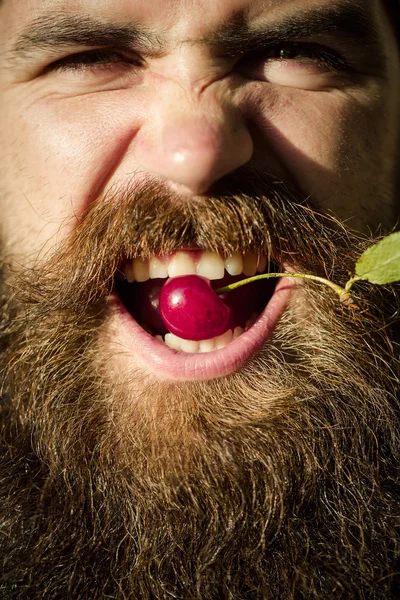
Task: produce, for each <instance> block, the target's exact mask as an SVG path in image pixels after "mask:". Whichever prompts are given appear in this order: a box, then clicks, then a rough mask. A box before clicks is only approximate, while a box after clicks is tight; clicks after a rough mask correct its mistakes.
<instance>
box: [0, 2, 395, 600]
mask: <svg viewBox="0 0 400 600" xmlns="http://www.w3.org/2000/svg"><path fill="white" fill-rule="evenodd" d="M339 15H342V16H343V15H345V16H346V17H347V18H346V19H345V18H341V19H339ZM324 22H325V23H326V24H327V25H326V26H325V27H324V28H322V26H321V23H324ZM332 23H335V27H333V26H332ZM328 24H329V26H328ZM134 28H136V30H137V31H138V33H136V34H134ZM350 28H352V31H349V29H350ZM247 30H248V31H249V34H248V35H247V34H245V32H246V31H247ZM305 30H307V31H305ZM255 31H258V32H260V31H262V32H264V34H265V32H270V33H269V34H268V35H263V36H261V35H258V36H257V35H255V33H254V32H255ZM62 32H63V35H64V38H63V39H61V37H62V35H61V33H62ZM251 32H252V34H251ZM290 32H292V34H293V35H292V36H290ZM302 32H303V33H302ZM67 38H68V39H67ZM100 38H101V39H100ZM261 38H262V39H263V40H264V42H262V41H261ZM238 40H239V41H238ZM250 40H251V43H250ZM271 40H276V41H274V42H273V43H272V42H271ZM61 42H62V43H61ZM235 42H236V43H235ZM267 42H268V43H267ZM321 48H322V49H323V50H322V51H323V56H325V61H324V60H322V59H321V55H320V54H319V55H318V52H320V53H321ZM0 49H1V52H0V102H1V105H0V124H1V127H0V209H1V214H2V224H1V232H0V236H1V243H2V250H1V253H2V263H3V274H2V289H3V292H2V301H1V312H2V314H1V338H0V340H1V349H2V363H3V365H4V366H3V367H2V369H3V372H2V379H1V382H2V388H1V389H2V404H3V407H4V408H3V414H2V416H1V425H2V431H3V432H4V439H3V441H2V446H1V453H2V454H1V456H2V462H1V464H0V476H1V478H2V486H1V490H2V492H1V493H2V494H3V497H2V498H0V506H1V507H2V509H1V511H2V512H0V517H1V519H0V531H1V533H2V535H7V539H6V542H5V543H4V548H5V552H4V555H5V557H6V558H5V563H4V564H5V567H4V575H3V576H1V575H0V589H3V590H5V593H6V597H7V598H10V599H11V598H24V597H29V598H58V597H68V594H70V595H71V597H74V598H82V599H86V598H87V599H89V598H90V599H92V598H99V599H100V598H104V597H112V598H117V599H118V600H119V599H120V598H121V599H122V598H149V599H150V598H169V597H187V598H189V597H190V598H196V599H197V598H198V599H201V600H205V599H208V598H210V599H212V598H235V599H240V598H246V599H247V598H248V599H250V598H255V599H258V598H260V599H261V598H268V599H269V598H271V599H272V598H274V599H276V598H279V599H281V600H289V599H293V600H294V599H297V598H299V599H300V598H307V599H308V600H317V599H322V598H327V597H332V598H335V599H336V598H338V599H339V598H353V597H354V598H364V597H365V598H366V597H371V598H377V599H379V598H382V599H383V598H385V599H387V598H390V597H393V598H395V597H398V596H396V593H397V592H396V587H395V584H396V581H395V579H394V578H393V576H392V574H393V573H396V570H397V566H396V551H397V550H398V547H399V536H398V532H397V530H396V529H395V522H396V518H398V505H399V495H398V487H397V486H398V484H397V475H396V473H397V471H396V469H398V466H399V461H400V453H399V445H398V439H399V431H398V429H399V423H400V419H399V406H398V379H399V365H398V358H397V355H396V352H398V351H397V350H396V348H397V346H396V343H395V342H396V340H397V338H396V336H397V335H398V333H397V332H398V321H396V316H393V315H396V309H397V308H398V300H396V296H395V291H393V290H384V291H380V290H378V291H376V290H370V289H369V288H368V289H367V288H363V287H360V289H359V290H358V292H357V293H358V294H359V296H358V299H359V302H360V305H361V309H360V311H359V312H357V311H353V312H352V311H351V310H350V309H349V308H348V307H343V306H341V305H340V303H338V302H337V300H336V299H335V298H332V297H331V295H330V292H325V290H321V289H320V288H318V287H312V286H310V287H306V286H295V285H294V284H289V285H287V286H286V288H285V287H284V286H283V289H282V291H280V292H279V293H277V294H275V296H274V298H278V299H277V300H273V301H274V302H275V303H276V306H278V304H279V302H280V301H279V298H280V297H281V298H284V302H283V301H282V302H281V303H282V308H281V309H279V311H280V312H279V311H278V309H276V311H278V312H279V318H278V319H277V321H278V323H277V325H276V328H275V327H273V328H271V336H270V339H269V340H268V342H266V343H265V345H264V346H263V347H262V348H258V350H259V352H257V353H256V352H253V354H252V356H251V357H250V359H249V360H248V361H246V362H245V364H240V367H238V368H236V369H235V368H229V369H226V370H225V371H224V370H223V368H222V366H221V370H220V371H219V372H217V375H216V376H213V377H212V378H211V377H210V378H207V377H206V376H204V373H207V370H202V369H200V368H198V369H197V370H196V368H195V367H194V366H193V365H195V361H196V360H197V359H196V358H194V359H193V360H192V361H191V362H190V365H191V367H190V369H189V368H188V369H187V370H186V371H185V370H184V369H181V370H180V371H179V370H177V369H175V371H174V375H173V376H172V375H171V373H172V371H169V370H168V369H166V368H164V366H161V361H160V363H159V365H157V364H156V361H155V360H150V359H149V358H148V357H146V352H147V353H148V354H149V353H150V350H146V348H147V345H146V343H144V344H143V347H144V350H143V348H139V347H138V346H139V345H140V344H137V343H135V344H134V343H133V342H132V339H133V338H132V336H131V334H130V332H129V327H128V326H127V325H126V320H125V321H123V320H121V318H120V316H119V313H118V311H117V310H115V307H114V304H115V302H114V300H113V296H112V294H113V293H114V292H115V289H114V288H113V282H114V276H115V273H116V271H117V269H118V268H119V267H120V265H121V260H124V259H125V258H126V257H127V256H135V257H147V256H148V255H151V254H155V253H156V252H158V253H160V252H161V253H168V252H173V251H175V250H178V249H180V248H187V247H196V248H197V247H200V248H204V249H213V250H220V251H224V252H225V253H227V254H229V253H231V252H233V251H240V252H245V251H248V250H253V251H256V252H257V251H259V252H261V251H263V252H266V251H267V253H269V254H272V255H274V256H275V254H278V255H279V260H280V261H281V263H282V264H283V265H285V268H292V269H295V270H298V271H301V270H302V271H304V270H309V271H311V272H314V273H316V274H322V275H324V274H325V275H326V274H329V276H331V277H332V278H333V279H336V280H339V281H342V282H344V281H345V280H346V276H347V273H348V271H349V270H351V269H352V266H353V265H354V260H355V258H356V257H357V255H359V254H360V252H361V251H362V248H363V247H365V245H366V244H367V243H368V241H366V238H365V236H366V235H367V234H369V233H370V232H371V231H372V232H376V230H377V229H378V227H382V228H383V230H390V229H392V228H393V227H395V225H396V220H397V219H398V216H399V201H398V197H399V196H398V191H399V190H398V187H399V185H398V173H397V171H398V164H399V158H400V157H399V148H400V143H399V142H400V140H399V137H400V115H399V110H400V109H399V102H398V98H399V95H400V59H399V51H398V45H397V42H396V38H395V35H394V32H393V31H392V28H391V24H390V21H389V19H388V16H387V14H386V12H385V10H384V8H383V5H382V4H381V3H380V2H378V1H374V0H370V1H368V2H366V1H364V2H359V3H356V2H354V1H352V2H350V3H347V4H346V3H345V2H339V1H338V2H335V3H332V2H331V1H328V0H322V1H321V0H319V1H314V0H307V1H304V0H301V1H300V0H298V1H297V0H293V1H290V2H289V1H288V0H270V1H267V0H265V1H254V0H218V1H217V2H216V1H215V0H199V1H194V0H193V1H192V0H186V1H185V2H183V1H179V0H167V1H164V2H158V1H156V0H134V1H132V0H100V1H99V0H96V1H95V0H93V1H92V0H73V1H72V0H69V1H68V2H62V1H61V0H49V1H44V2H40V3H37V2H36V1H35V0H24V1H23V2H22V0H3V3H2V5H1V6H0ZM280 52H282V54H280ZM328 55H329V56H331V59H330V60H329V59H327V58H326V57H327V56H328ZM282 57H283V58H282ZM332 57H333V58H332ZM78 58H79V60H81V62H79V60H78ZM332 60H333V63H334V65H335V66H333V65H332ZM82 61H83V62H82ZM327 61H328V62H327ZM282 182H284V184H282ZM235 198H236V200H235ZM260 198H261V199H260ZM327 215H328V216H327ZM342 221H345V222H346V225H347V226H348V227H349V228H350V229H345V227H344V225H342V224H341V222H342ZM171 224H173V226H172V227H171ZM188 224H190V227H189V225H188ZM352 230H354V231H352ZM239 232H242V236H240V235H239ZM279 294H280V295H279ZM110 298H111V299H110ZM283 304H284V306H283ZM397 314H398V313H397ZM272 329H273V331H272ZM141 339H143V338H141ZM173 360H174V357H173V355H171V358H170V361H171V362H173ZM212 360H213V359H211V360H210V362H212ZM215 360H216V361H217V360H218V359H215ZM239 362H240V361H239ZM180 364H181V363H180ZM186 364H189V362H187V363H186ZM198 364H200V359H198ZM216 364H217V362H216ZM218 364H219V365H220V364H221V362H220V363H218ZM163 365H164V363H163ZM188 373H189V374H188ZM3 531H4V534H3ZM9 532H12V533H11V534H10V533H9ZM21 548H22V551H21ZM24 594H25V595H24Z"/></svg>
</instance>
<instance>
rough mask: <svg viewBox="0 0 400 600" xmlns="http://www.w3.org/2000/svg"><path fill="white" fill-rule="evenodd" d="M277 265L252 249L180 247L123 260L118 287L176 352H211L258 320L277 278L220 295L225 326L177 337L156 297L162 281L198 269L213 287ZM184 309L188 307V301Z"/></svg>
mask: <svg viewBox="0 0 400 600" xmlns="http://www.w3.org/2000/svg"><path fill="white" fill-rule="evenodd" d="M276 270H277V267H276V265H273V264H272V263H269V262H268V261H267V257H266V256H257V255H256V254H252V253H247V254H245V255H243V256H242V255H240V254H235V255H233V256H228V257H223V256H222V255H219V254H217V253H214V252H210V251H205V250H182V251H179V252H176V253H174V254H173V255H170V256H161V257H153V258H151V259H148V260H141V259H134V260H126V261H124V262H123V264H122V265H121V267H120V274H121V277H120V278H118V279H117V285H116V288H117V292H118V295H119V298H120V300H121V302H122V304H123V305H124V307H125V308H126V309H127V311H128V312H129V314H130V315H131V316H132V317H133V319H134V320H135V321H136V322H137V323H138V324H139V325H140V326H141V327H142V328H143V329H144V330H145V331H146V332H147V333H148V334H150V335H151V336H152V337H154V338H155V339H156V340H158V341H159V342H162V343H163V344H165V345H167V346H169V347H170V348H172V349H173V350H175V351H178V352H183V353H187V354H196V353H209V352H213V351H215V350H221V349H223V348H225V347H226V346H228V345H229V344H231V342H233V341H234V340H236V339H237V338H239V337H240V336H242V335H243V334H244V333H245V332H247V331H248V330H249V329H250V328H251V327H252V326H253V325H254V324H255V323H256V321H257V320H258V318H259V316H260V314H261V313H262V312H263V311H264V309H265V307H266V306H267V305H268V303H269V301H270V300H271V298H272V296H273V294H274V292H275V289H276V281H277V280H276V279H271V280H266V279H264V280H261V281H257V282H253V283H251V284H248V285H245V286H242V287H240V288H238V289H236V290H233V291H231V292H228V293H226V294H223V295H221V299H222V300H223V302H224V303H225V304H226V305H227V306H228V307H229V309H230V313H231V319H230V322H229V326H228V327H227V329H226V331H222V332H221V331H217V335H213V331H212V329H209V330H208V332H207V331H206V332H205V333H204V334H203V332H202V331H199V332H198V333H197V334H196V335H195V336H194V337H195V338H196V339H189V338H190V336H188V335H186V336H184V337H179V336H177V335H175V334H174V333H172V332H171V331H169V329H168V327H167V326H166V324H165V322H164V320H163V318H162V315H161V312H160V303H159V297H160V292H161V289H162V287H163V286H164V284H165V283H166V281H167V280H169V279H172V278H176V277H184V276H187V275H199V276H201V277H203V278H206V279H207V280H209V281H210V282H211V286H212V288H213V289H214V290H217V289H219V288H221V287H224V286H226V285H229V284H231V283H233V282H236V281H240V280H242V279H246V278H248V277H252V276H254V275H257V274H261V273H265V272H270V271H276ZM200 309H201V307H200ZM187 310H188V311H190V305H189V306H188V308H187ZM183 318H185V315H183ZM187 318H189V315H187ZM217 329H218V327H217ZM207 333H208V335H207ZM185 338H188V339H185Z"/></svg>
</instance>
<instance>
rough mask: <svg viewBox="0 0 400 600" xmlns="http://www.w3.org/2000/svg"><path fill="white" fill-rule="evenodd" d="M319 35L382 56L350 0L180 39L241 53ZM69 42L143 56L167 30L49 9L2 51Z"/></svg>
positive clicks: (23, 54)
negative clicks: (137, 53) (11, 44)
mask: <svg viewBox="0 0 400 600" xmlns="http://www.w3.org/2000/svg"><path fill="white" fill-rule="evenodd" d="M0 3H1V0H0ZM322 35H325V36H326V35H328V36H332V37H342V38H345V39H346V40H347V41H350V42H351V43H352V44H353V45H354V46H357V47H358V46H360V49H361V51H362V52H363V53H368V54H369V57H370V60H371V61H373V63H374V64H379V65H380V66H382V65H383V64H385V63H386V62H387V58H386V56H385V55H384V53H383V49H382V42H381V36H380V35H379V31H378V28H377V25H376V24H375V22H374V19H373V15H372V11H371V9H370V7H368V6H367V7H365V4H364V3H363V4H361V3H360V2H356V1H355V0H350V2H349V0H347V1H345V2H341V3H339V4H336V5H334V6H327V7H318V8H311V9H306V10H301V11H297V12H296V13H294V14H293V15H289V16H287V17H285V18H283V19H281V20H279V21H277V22H267V23H266V24H265V25H261V26H260V25H257V26H252V27H251V26H249V25H248V24H247V23H246V22H245V20H244V19H243V17H241V16H240V15H237V16H236V17H234V18H233V19H232V20H231V21H230V23H229V24H223V25H221V26H220V27H219V28H218V29H217V30H216V31H213V32H211V33H208V34H206V35H205V36H204V37H203V38H201V39H200V40H198V39H194V40H185V41H184V42H183V43H186V44H196V43H199V42H200V43H202V44H204V45H210V46H212V47H214V49H215V50H216V51H218V52H221V53H222V54H223V55H224V56H242V55H244V54H252V53H256V52H261V51H262V50H263V49H265V48H268V47H272V46H274V45H276V44H282V43H285V42H290V41H293V40H300V39H307V38H315V37H316V36H322ZM72 45H73V46H81V47H93V46H95V47H110V46H114V47H117V48H126V47H129V48H132V47H133V48H134V49H135V50H136V51H137V52H139V53H141V54H143V55H144V56H148V57H153V56H160V55H161V54H162V53H163V52H165V51H166V47H167V34H166V32H161V33H160V32H159V31H156V30H155V29H151V28H149V27H146V26H144V25H142V24H139V23H135V22H130V23H129V24H127V25H126V24H114V23H106V22H104V21H100V20H97V19H93V18H92V17H90V16H86V15H62V14H61V15H60V13H52V14H51V15H47V16H41V17H39V18H37V19H36V20H35V21H33V22H31V23H30V25H29V29H27V30H26V31H23V32H22V33H21V34H20V35H19V36H18V38H17V40H16V41H15V43H14V45H13V47H12V49H11V50H10V51H9V52H8V53H7V55H8V58H9V60H11V61H12V62H14V61H16V60H17V61H18V60H19V59H22V60H25V59H26V58H27V57H28V56H29V55H31V54H35V53H37V52H41V51H43V50H46V49H48V48H55V49H56V48H59V47H66V46H72Z"/></svg>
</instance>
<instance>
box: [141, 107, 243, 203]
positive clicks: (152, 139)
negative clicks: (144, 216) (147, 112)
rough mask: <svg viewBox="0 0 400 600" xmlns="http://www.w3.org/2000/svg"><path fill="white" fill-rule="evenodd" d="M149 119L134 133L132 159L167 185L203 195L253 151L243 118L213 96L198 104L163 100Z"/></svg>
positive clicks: (241, 164)
mask: <svg viewBox="0 0 400 600" xmlns="http://www.w3.org/2000/svg"><path fill="white" fill-rule="evenodd" d="M198 104H201V101H200V100H199V101H198ZM154 117H155V118H154V119H149V121H148V123H147V124H145V125H143V126H142V128H141V130H140V132H139V133H138V135H137V139H136V148H135V155H136V156H135V158H136V162H137V163H138V164H139V166H140V167H141V168H143V169H145V170H146V171H147V172H148V173H150V174H152V175H154V176H156V177H160V178H162V179H163V180H164V181H166V182H168V184H170V185H171V186H172V187H177V188H179V189H180V190H181V189H182V186H183V188H184V189H185V191H188V192H190V193H191V194H203V193H205V192H207V190H209V189H210V187H211V186H212V184H213V183H215V182H216V181H218V180H219V179H221V178H222V177H223V176H224V175H227V174H229V173H231V172H233V171H235V170H236V169H237V168H239V167H240V166H243V165H245V164H246V163H247V162H248V161H249V160H250V159H251V157H252V155H253V141H252V137H251V135H250V132H249V130H248V128H247V126H246V124H245V121H244V118H243V116H242V115H241V114H240V113H239V111H238V110H237V109H236V108H235V107H232V106H224V105H223V104H222V103H221V102H218V100H217V99H214V101H213V102H212V103H209V102H207V104H205V106H204V107H203V108H202V107H201V106H193V102H179V101H178V102H176V103H168V105H167V106H161V107H159V111H158V113H157V114H155V115H154Z"/></svg>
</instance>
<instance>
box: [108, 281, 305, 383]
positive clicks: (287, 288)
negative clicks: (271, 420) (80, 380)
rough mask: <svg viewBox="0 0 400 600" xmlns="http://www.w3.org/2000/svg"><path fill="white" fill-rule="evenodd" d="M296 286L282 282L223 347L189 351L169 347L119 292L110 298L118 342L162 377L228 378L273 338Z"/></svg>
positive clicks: (137, 361) (140, 362)
mask: <svg viewBox="0 0 400 600" xmlns="http://www.w3.org/2000/svg"><path fill="white" fill-rule="evenodd" d="M294 289H295V284H294V281H293V280H292V279H290V278H288V279H281V280H280V281H278V283H277V285H276V287H275V291H274V294H273V296H272V298H271V299H270V301H269V302H268V304H267V306H266V307H265V309H264V311H263V312H262V314H261V315H260V317H259V318H258V319H257V321H256V322H255V323H254V325H252V326H251V327H250V328H249V329H248V330H247V331H246V332H245V333H243V334H242V335H240V336H239V337H238V338H236V340H234V341H233V342H231V343H230V344H228V345H227V346H226V347H225V348H222V349H221V350H214V351H212V352H206V353H198V354H186V353H184V352H178V351H177V350H173V349H172V348H169V346H167V345H166V344H164V343H163V342H160V341H158V340H156V339H155V338H153V337H152V336H151V335H150V334H148V333H147V332H146V331H145V330H144V329H143V328H142V327H140V325H139V324H138V323H137V322H136V321H135V320H134V319H133V317H132V316H131V315H130V313H129V312H128V311H127V309H126V308H125V306H124V305H123V304H122V302H121V301H120V299H119V297H118V296H117V295H114V296H112V298H111V299H110V304H111V310H112V312H113V320H114V319H116V331H117V332H118V341H119V343H120V344H122V346H123V347H124V348H127V349H128V350H131V353H132V355H133V356H134V357H135V367H138V366H140V367H142V368H144V369H145V370H146V371H147V372H149V373H150V374H152V375H153V376H155V377H157V379H162V380H166V379H169V380H177V381H201V380H209V379H217V378H219V377H225V376H227V375H229V374H231V373H234V372H235V371H238V370H239V369H241V368H242V367H243V366H244V365H245V364H246V363H247V362H248V361H249V360H250V359H251V358H252V357H253V356H254V355H255V353H256V352H258V351H259V350H260V349H261V348H262V347H263V346H264V344H265V343H266V342H267V341H268V340H269V339H270V338H271V337H272V335H273V333H274V330H275V327H276V324H277V323H278V321H279V319H280V317H281V316H282V314H283V312H284V311H285V309H286V307H287V304H288V301H289V298H290V296H291V295H292V293H293V291H294Z"/></svg>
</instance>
